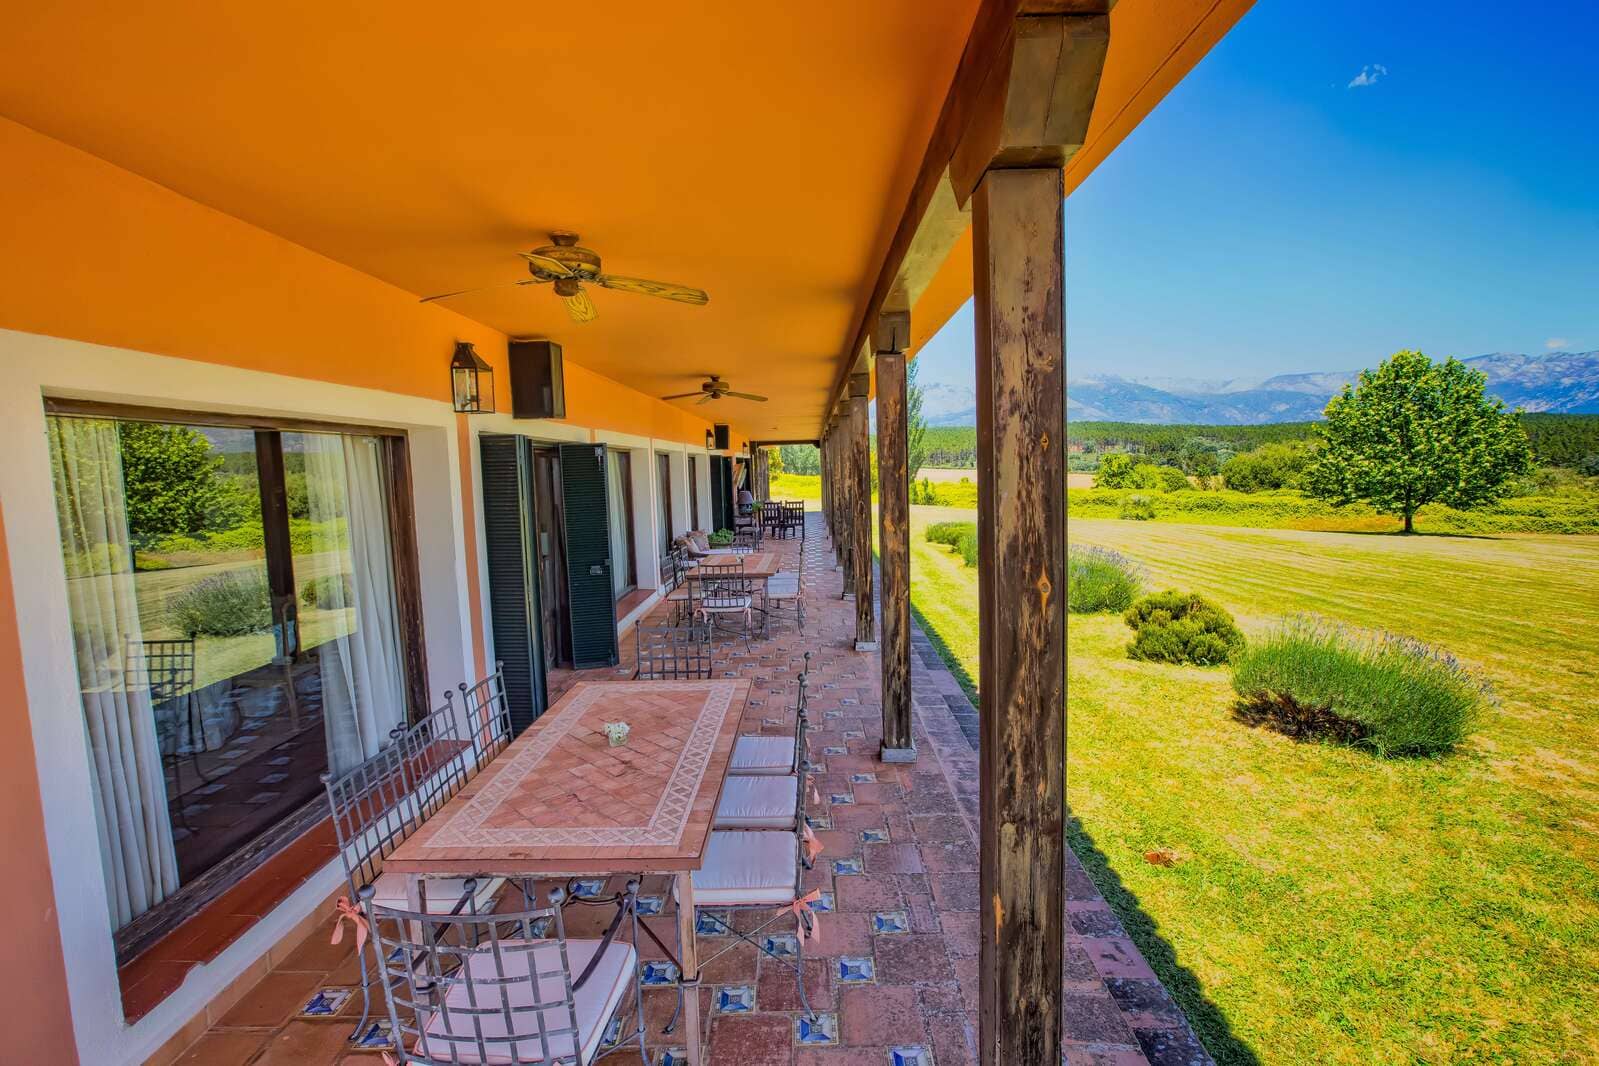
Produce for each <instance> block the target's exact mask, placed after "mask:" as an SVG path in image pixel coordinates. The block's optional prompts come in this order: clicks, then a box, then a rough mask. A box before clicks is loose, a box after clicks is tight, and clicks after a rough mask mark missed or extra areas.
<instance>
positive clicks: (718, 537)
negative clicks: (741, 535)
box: [705, 529, 733, 548]
mask: <svg viewBox="0 0 1599 1066" xmlns="http://www.w3.org/2000/svg"><path fill="white" fill-rule="evenodd" d="M705 543H707V544H709V545H710V546H711V547H713V548H725V547H727V546H728V545H729V544H731V543H733V531H732V530H731V529H718V530H717V531H716V532H715V533H708V534H706V536H705Z"/></svg>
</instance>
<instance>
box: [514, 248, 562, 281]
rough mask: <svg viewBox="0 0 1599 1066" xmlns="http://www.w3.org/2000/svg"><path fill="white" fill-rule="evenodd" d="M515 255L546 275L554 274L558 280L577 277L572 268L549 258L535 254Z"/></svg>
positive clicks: (520, 253) (522, 253) (523, 253)
mask: <svg viewBox="0 0 1599 1066" xmlns="http://www.w3.org/2000/svg"><path fill="white" fill-rule="evenodd" d="M516 254H517V255H519V256H521V257H522V258H523V259H526V260H527V261H528V262H529V263H532V264H533V265H534V266H536V267H538V268H539V269H540V270H542V271H544V272H545V273H547V274H554V275H555V276H556V277H558V278H575V277H577V275H576V274H574V273H572V268H571V267H569V266H567V265H566V264H565V263H563V262H561V261H560V260H559V259H551V258H550V257H549V256H547V255H539V254H538V253H537V252H517V253H516Z"/></svg>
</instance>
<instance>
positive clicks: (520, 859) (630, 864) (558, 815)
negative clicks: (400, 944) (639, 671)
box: [387, 679, 750, 877]
mask: <svg viewBox="0 0 1599 1066" xmlns="http://www.w3.org/2000/svg"><path fill="white" fill-rule="evenodd" d="M749 689H750V685H749V682H748V681H745V680H741V679H740V680H732V679H730V680H713V681H583V682H579V683H577V684H576V685H574V686H573V687H572V689H571V690H570V691H568V692H567V693H566V694H565V695H563V696H562V697H561V699H560V700H559V701H557V702H556V704H555V705H554V706H553V707H551V708H550V709H549V711H547V712H546V713H545V714H544V716H543V717H541V718H540V719H539V720H538V721H537V722H535V723H534V724H533V725H532V727H530V728H529V729H528V730H527V731H526V732H525V733H523V734H522V735H521V736H520V737H518V738H517V739H516V740H515V741H513V742H512V744H511V746H510V747H509V748H507V749H506V750H505V752H504V753H502V754H501V755H500V757H499V758H497V759H496V760H494V762H493V763H491V764H490V765H489V766H488V768H487V769H485V770H484V771H483V772H482V773H481V774H479V775H478V776H477V777H476V778H474V779H473V780H472V782H471V783H470V784H468V785H467V787H466V788H464V789H462V791H461V793H460V795H458V796H456V797H455V798H454V799H453V800H451V801H450V802H449V803H448V804H447V805H446V806H445V807H444V809H443V810H441V811H439V813H438V814H436V815H434V816H433V817H432V818H430V819H429V820H428V822H427V823H426V824H425V825H423V826H422V827H421V828H420V829H418V830H417V832H416V833H415V834H413V835H412V836H411V837H410V838H409V839H408V840H406V842H405V843H404V844H402V845H400V847H399V848H398V849H397V850H396V851H395V852H394V854H393V855H391V856H390V857H389V859H388V863H387V868H388V869H390V870H395V871H398V872H400V873H425V874H429V875H433V876H441V877H449V876H471V875H473V874H503V875H507V876H515V875H519V874H537V873H585V874H605V873H621V872H627V871H632V870H649V871H655V872H666V871H672V870H691V869H696V868H697V867H698V866H699V865H700V862H701V859H702V856H703V854H704V850H705V843H706V839H707V838H708V836H709V834H710V830H711V820H712V817H713V815H714V814H715V811H716V804H717V800H718V798H719V797H720V795H721V789H722V780H723V778H724V777H725V776H726V773H727V765H728V761H729V760H730V758H731V756H732V749H733V742H734V739H735V736H736V734H737V731H738V724H739V719H740V717H741V716H742V715H743V713H744V704H745V702H746V700H747V699H748V697H749ZM617 721H624V722H627V723H628V725H629V726H630V727H631V733H630V735H629V737H628V742H627V743H626V744H625V745H622V746H619V747H612V746H611V745H610V742H609V740H608V739H607V738H606V735H605V730H604V726H605V723H607V722H617Z"/></svg>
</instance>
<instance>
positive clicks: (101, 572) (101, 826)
mask: <svg viewBox="0 0 1599 1066" xmlns="http://www.w3.org/2000/svg"><path fill="white" fill-rule="evenodd" d="M49 427H50V429H49V431H50V447H51V466H52V472H53V475H54V478H55V497H56V517H57V519H58V521H59V522H60V526H61V544H62V551H63V556H64V558H65V560H66V564H67V602H68V607H69V609H70V611H71V614H72V635H73V642H74V644H75V645H76V652H77V661H78V686H79V688H80V689H81V691H82V698H83V718H84V723H85V725H86V726H87V729H88V736H89V754H90V758H91V760H92V761H93V766H92V769H91V773H90V775H89V784H90V789H91V791H92V792H93V796H94V805H95V812H96V814H97V816H98V817H97V818H96V823H97V828H98V830H99V834H100V855H101V858H102V859H103V860H104V867H105V883H106V895H107V896H108V897H110V900H111V917H112V921H113V924H114V926H115V927H116V928H119V929H120V928H121V927H122V926H123V925H126V924H127V923H128V921H129V920H131V919H132V918H134V917H135V916H137V915H139V914H142V913H144V912H145V911H146V910H149V909H150V908H151V907H153V906H155V905H156V904H157V903H159V902H161V901H162V900H163V899H165V898H166V897H167V896H169V895H170V894H172V893H173V892H175V891H176V890H177V888H178V860H177V855H176V852H175V851H174V850H173V846H172V822H171V820H170V818H169V816H168V814H167V789H166V777H165V774H164V772H163V769H162V764H161V745H160V740H159V738H158V736H157V732H156V723H155V712H154V709H153V708H152V706H151V703H150V690H149V689H148V688H147V687H145V686H144V685H143V684H141V683H140V681H139V677H140V675H141V674H142V673H143V671H142V670H140V669H138V666H137V663H138V656H139V655H140V654H141V653H142V644H141V641H142V635H141V633H140V630H139V606H138V601H137V599H136V598H135V595H134V584H133V553H132V549H131V546H130V544H129V542H128V521H127V513H126V510H127V509H126V505H125V500H124V497H123V489H122V451H121V446H120V443H119V440H118V437H117V427H116V424H115V423H113V422H109V421H104V420H99V419H86V418H65V417H52V418H50V420H49ZM130 657H131V658H132V659H133V661H134V669H133V670H131V671H129V670H128V669H127V667H128V664H129V660H130Z"/></svg>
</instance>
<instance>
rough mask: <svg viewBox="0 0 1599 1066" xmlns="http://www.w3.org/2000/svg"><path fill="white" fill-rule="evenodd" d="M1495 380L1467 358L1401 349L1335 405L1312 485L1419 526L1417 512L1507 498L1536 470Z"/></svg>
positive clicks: (1340, 500) (1319, 493) (1311, 470)
mask: <svg viewBox="0 0 1599 1066" xmlns="http://www.w3.org/2000/svg"><path fill="white" fill-rule="evenodd" d="M1486 384H1487V379H1486V378H1485V377H1484V375H1483V374H1482V373H1480V372H1478V371H1475V370H1471V369H1470V368H1468V367H1467V366H1466V365H1465V364H1464V363H1462V362H1460V361H1459V360H1457V359H1454V358H1450V359H1446V360H1445V361H1444V362H1442V363H1434V362H1433V361H1432V360H1431V359H1429V358H1427V356H1425V355H1423V354H1422V353H1420V352H1415V351H1401V352H1395V353H1394V354H1393V355H1392V356H1390V357H1389V358H1388V359H1387V360H1385V361H1384V362H1383V363H1382V365H1380V366H1379V367H1377V369H1376V370H1363V371H1361V374H1360V378H1359V380H1358V381H1357V382H1355V383H1354V384H1352V385H1346V386H1344V390H1343V392H1341V393H1340V394H1339V395H1337V396H1334V397H1333V398H1332V400H1331V401H1329V402H1328V404H1327V410H1326V417H1327V420H1326V422H1324V423H1322V424H1321V425H1320V427H1319V429H1320V436H1321V438H1322V447H1321V448H1320V449H1319V450H1318V451H1317V452H1315V453H1314V455H1313V456H1312V457H1311V460H1310V462H1309V463H1308V464H1307V465H1306V467H1305V472H1304V481H1303V484H1304V488H1305V491H1306V492H1308V493H1310V495H1312V496H1316V497H1319V498H1321V499H1325V500H1329V501H1331V502H1333V503H1335V504H1346V503H1353V502H1355V501H1357V500H1359V501H1365V502H1366V503H1369V504H1371V506H1373V507H1374V508H1376V509H1377V510H1379V511H1382V512H1384V513H1386V514H1393V515H1398V516H1400V517H1401V518H1403V519H1404V523H1405V532H1406V533H1410V532H1413V531H1414V529H1415V522H1414V519H1415V514H1416V511H1417V509H1419V508H1421V507H1423V506H1425V505H1427V504H1429V503H1442V504H1447V505H1448V506H1450V507H1456V508H1460V509H1462V510H1468V509H1470V508H1473V507H1481V506H1483V505H1485V504H1490V503H1493V502H1495V501H1496V500H1499V499H1501V498H1502V497H1504V496H1505V495H1506V494H1507V492H1508V490H1509V488H1510V483H1511V480H1512V479H1513V478H1515V477H1516V476H1517V475H1519V474H1523V473H1525V472H1526V471H1527V470H1528V469H1530V468H1531V465H1532V450H1531V448H1530V447H1529V445H1528V443H1527V434H1526V432H1525V431H1523V430H1522V428H1521V425H1520V423H1519V422H1518V421H1517V418H1516V415H1515V414H1514V413H1513V412H1510V411H1507V410H1506V409H1505V405H1504V403H1503V402H1501V401H1499V400H1494V399H1490V398H1489V397H1488V395H1487V393H1486V391H1485V386H1486Z"/></svg>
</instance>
